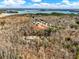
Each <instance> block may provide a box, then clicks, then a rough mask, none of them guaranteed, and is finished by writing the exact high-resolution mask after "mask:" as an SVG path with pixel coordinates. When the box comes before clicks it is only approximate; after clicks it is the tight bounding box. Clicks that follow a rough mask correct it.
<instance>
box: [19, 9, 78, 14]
mask: <svg viewBox="0 0 79 59" xmlns="http://www.w3.org/2000/svg"><path fill="white" fill-rule="evenodd" d="M26 13H32V14H36V13H48V14H50V13H64V14H72V13H73V14H78V12H70V11H39V10H24V11H18V14H26Z"/></svg>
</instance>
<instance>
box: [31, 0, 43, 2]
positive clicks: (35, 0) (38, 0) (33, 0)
mask: <svg viewBox="0 0 79 59" xmlns="http://www.w3.org/2000/svg"><path fill="white" fill-rule="evenodd" d="M41 1H42V0H32V2H41Z"/></svg>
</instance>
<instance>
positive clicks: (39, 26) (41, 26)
mask: <svg viewBox="0 0 79 59" xmlns="http://www.w3.org/2000/svg"><path fill="white" fill-rule="evenodd" d="M32 24H33V25H32V28H33V29H35V30H45V29H48V28H49V27H50V26H51V24H49V23H47V22H46V21H44V20H41V19H40V20H37V19H35V20H34V21H33V22H32Z"/></svg>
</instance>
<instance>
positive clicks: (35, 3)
mask: <svg viewBox="0 0 79 59" xmlns="http://www.w3.org/2000/svg"><path fill="white" fill-rule="evenodd" d="M0 8H52V9H56V8H60V9H79V0H0Z"/></svg>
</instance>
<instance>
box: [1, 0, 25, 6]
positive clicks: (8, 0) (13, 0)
mask: <svg viewBox="0 0 79 59" xmlns="http://www.w3.org/2000/svg"><path fill="white" fill-rule="evenodd" d="M24 3H25V1H24V0H4V1H3V2H2V4H3V5H8V6H9V5H20V4H24Z"/></svg>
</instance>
